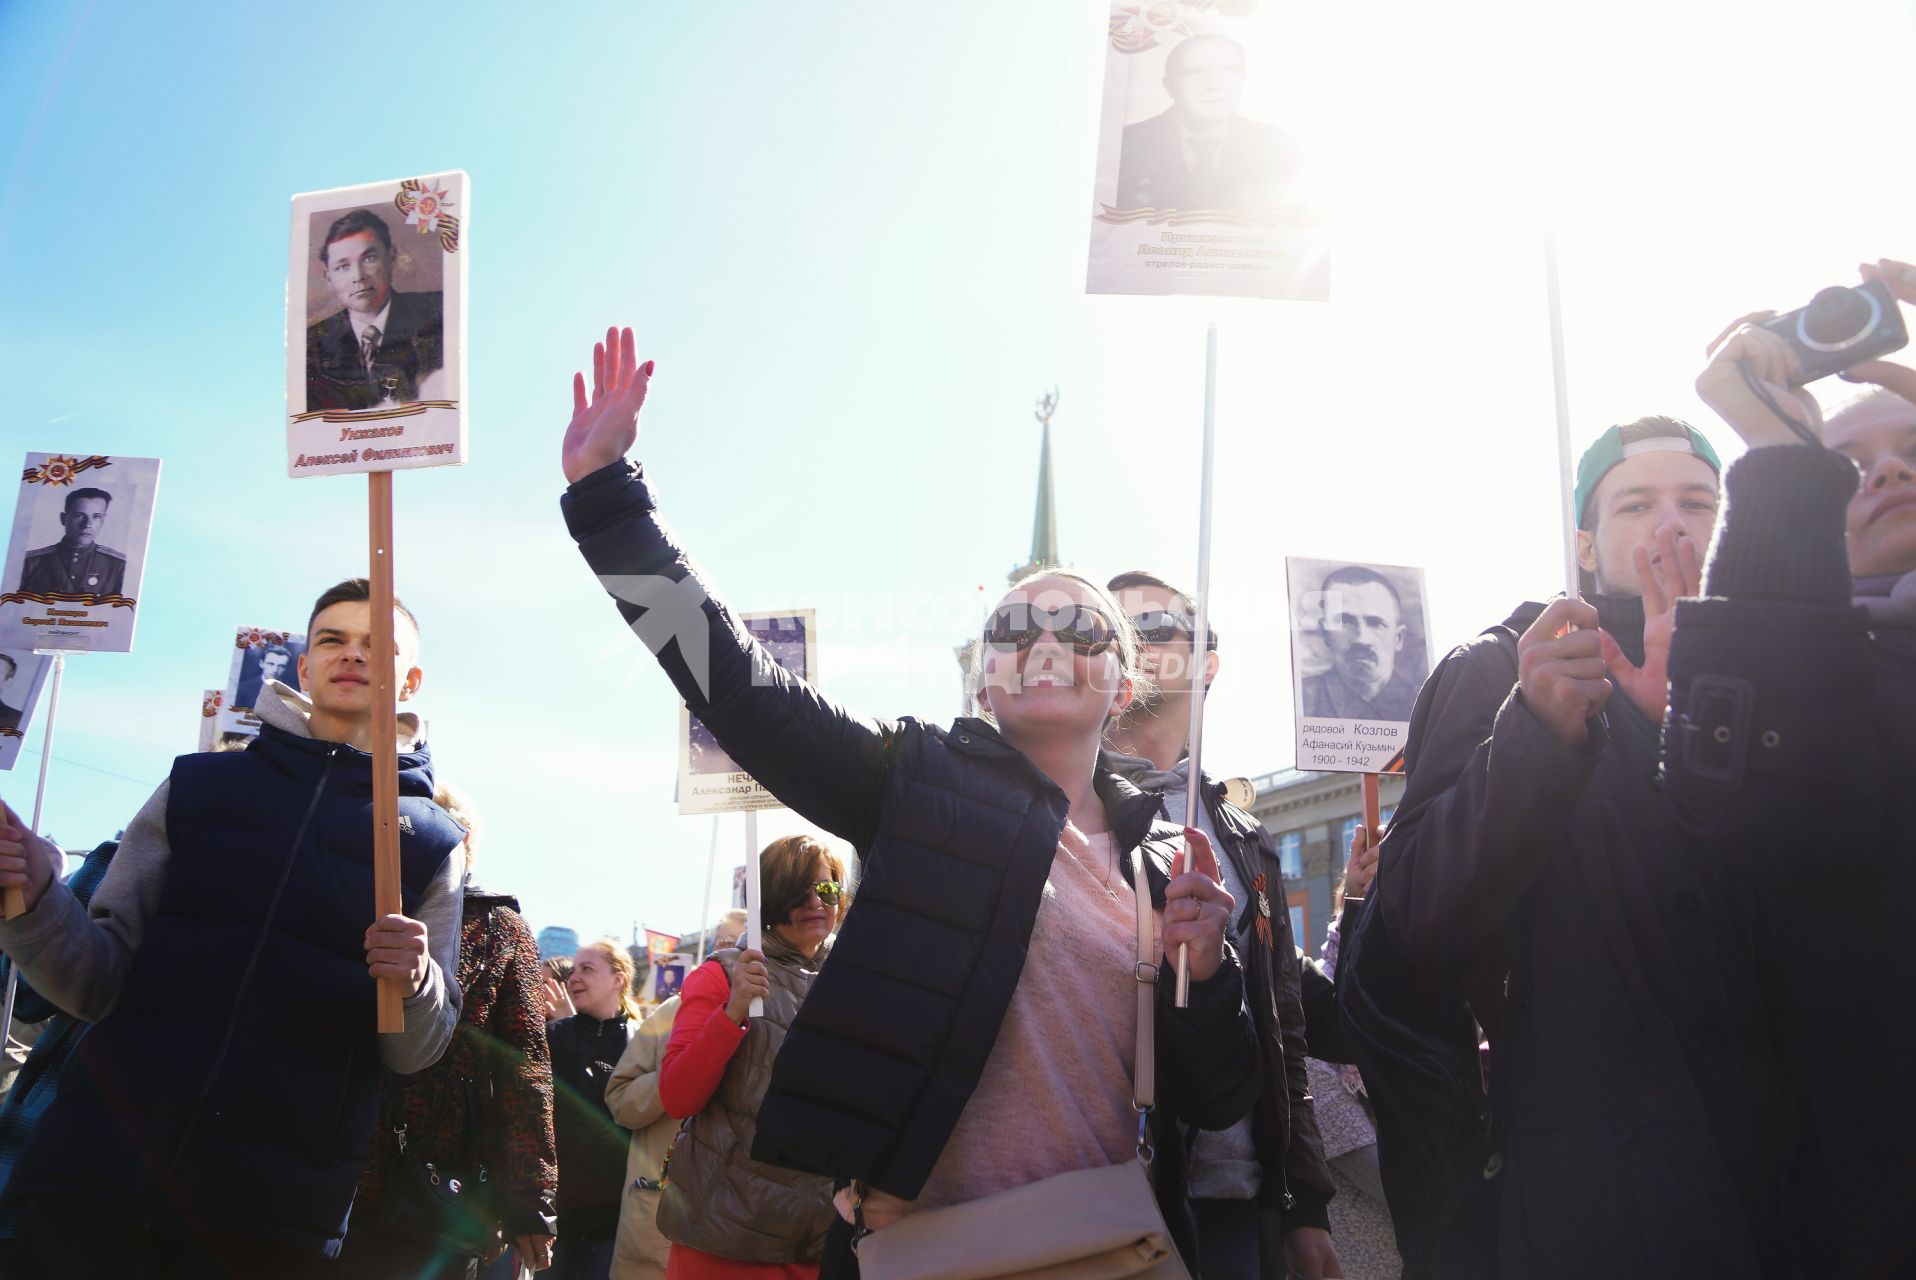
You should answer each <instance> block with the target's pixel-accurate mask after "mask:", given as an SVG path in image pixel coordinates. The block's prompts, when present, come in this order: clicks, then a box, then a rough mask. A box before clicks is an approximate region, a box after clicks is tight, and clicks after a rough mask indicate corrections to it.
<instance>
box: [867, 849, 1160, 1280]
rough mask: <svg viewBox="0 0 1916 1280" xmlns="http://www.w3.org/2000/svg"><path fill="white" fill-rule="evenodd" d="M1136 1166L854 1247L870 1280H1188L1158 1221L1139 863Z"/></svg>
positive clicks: (1146, 904)
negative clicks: (1152, 1170) (1153, 1186)
mask: <svg viewBox="0 0 1916 1280" xmlns="http://www.w3.org/2000/svg"><path fill="white" fill-rule="evenodd" d="M1133 885H1134V887H1135V889H1136V891H1137V898H1138V963H1137V967H1136V968H1135V969H1134V970H1133V971H1132V975H1133V977H1134V978H1135V979H1136V980H1137V988H1138V1049H1137V1070H1136V1072H1135V1078H1134V1080H1133V1088H1132V1106H1133V1108H1134V1109H1135V1110H1136V1111H1137V1114H1138V1158H1137V1159H1136V1160H1126V1161H1125V1162H1124V1163H1122V1164H1113V1165H1106V1166H1105V1167H1103V1168H1101V1169H1078V1170H1075V1171H1073V1172H1071V1173H1061V1174H1058V1175H1057V1176H1055V1177H1050V1178H1045V1179H1043V1180H1042V1181H1039V1182H1033V1183H1029V1184H1027V1185H1025V1186H1022V1187H1013V1188H1012V1189H1011V1190H1009V1191H1000V1192H999V1193H998V1194H997V1195H992V1196H986V1197H984V1198H983V1199H981V1200H973V1201H971V1202H969V1203H967V1204H955V1205H950V1206H948V1207H946V1208H943V1209H925V1210H920V1211H919V1212H917V1213H913V1214H909V1215H907V1216H906V1217H904V1218H901V1219H900V1220H899V1221H897V1222H895V1223H893V1224H892V1225H890V1226H888V1227H886V1228H885V1229H884V1230H883V1231H874V1232H871V1233H869V1234H867V1235H864V1236H863V1237H861V1238H860V1239H858V1240H856V1241H855V1242H854V1243H853V1245H852V1247H853V1249H855V1250H856V1251H857V1253H858V1269H859V1274H860V1275H861V1276H862V1277H863V1280H1014V1278H1015V1280H1126V1278H1127V1277H1133V1276H1136V1277H1143V1278H1144V1280H1190V1274H1189V1273H1188V1272H1187V1271H1185V1269H1184V1263H1183V1260H1182V1259H1180V1258H1179V1257H1178V1252H1177V1249H1176V1248H1175V1247H1174V1246H1173V1245H1172V1243H1171V1233H1170V1231H1169V1230H1168V1229H1167V1228H1166V1227H1165V1225H1164V1216H1163V1215H1162V1214H1160V1213H1159V1212H1158V1203H1157V1197H1156V1196H1155V1195H1153V1194H1152V1191H1151V1179H1150V1175H1149V1174H1148V1173H1147V1169H1148V1167H1149V1165H1150V1163H1151V1161H1152V1159H1153V1157H1154V1156H1155V1154H1156V1153H1155V1152H1154V1151H1153V1150H1152V1148H1151V1142H1150V1134H1149V1129H1148V1126H1149V1124H1150V1120H1151V1108H1152V1107H1153V1106H1154V1105H1155V1104H1156V1102H1157V1059H1156V1042H1155V1040H1154V1038H1153V1031H1154V1028H1153V1023H1154V1022H1155V1020H1156V1019H1155V1014H1156V1010H1157V989H1156V984H1157V980H1158V966H1157V965H1156V964H1154V963H1153V962H1152V955H1153V952H1154V948H1155V945H1156V939H1155V937H1154V935H1153V932H1152V928H1151V892H1150V887H1149V886H1148V885H1147V884H1146V883H1145V879H1144V857H1143V855H1142V854H1140V855H1139V857H1138V865H1137V870H1136V873H1135V876H1134V879H1133Z"/></svg>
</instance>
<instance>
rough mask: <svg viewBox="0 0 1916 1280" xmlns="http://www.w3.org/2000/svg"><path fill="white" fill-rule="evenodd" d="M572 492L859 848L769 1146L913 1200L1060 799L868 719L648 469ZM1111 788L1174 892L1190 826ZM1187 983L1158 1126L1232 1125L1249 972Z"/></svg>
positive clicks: (623, 594) (982, 1041)
mask: <svg viewBox="0 0 1916 1280" xmlns="http://www.w3.org/2000/svg"><path fill="white" fill-rule="evenodd" d="M563 506H564V511H565V515H566V521H567V524H568V526H569V528H570V529H571V532H572V535H573V536H574V537H575V538H576V539H577V540H578V542H579V546H580V550H581V551H582V552H583V553H584V555H585V557H586V560H587V562H588V563H589V564H590V565H591V566H592V568H593V569H594V570H595V571H596V572H597V573H598V574H600V575H601V578H602V579H603V580H605V581H606V583H607V586H608V588H609V589H610V590H611V591H612V593H613V595H614V598H615V599H617V600H618V602H619V608H620V611H621V613H623V614H624V616H625V617H626V619H627V621H628V622H629V623H631V625H632V626H633V628H634V630H635V631H637V632H638V633H639V635H640V636H641V637H642V638H645V639H646V641H647V643H648V645H649V647H651V648H652V650H653V652H654V653H655V654H656V655H657V656H658V658H659V661H660V664H661V665H662V666H663V667H664V668H665V670H666V673H667V674H668V675H669V676H670V677H671V678H672V681H673V683H674V684H675V685H677V686H678V689H679V692H680V693H681V694H682V695H684V697H685V698H686V700H687V702H688V703H689V704H690V705H691V707H692V709H693V710H694V711H695V712H696V713H697V714H698V716H699V718H700V720H701V721H703V722H704V723H705V724H706V725H707V726H708V727H709V728H710V729H711V730H712V732H713V734H714V736H715V737H717V739H718V741H719V743H720V745H722V746H723V747H724V748H725V749H726V750H727V751H728V752H729V753H730V754H731V755H732V757H733V758H734V759H735V760H737V761H738V763H739V765H740V766H741V767H742V768H744V769H746V770H748V771H749V772H751V774H752V775H753V776H754V777H755V778H757V779H758V780H759V781H760V782H761V783H763V784H764V785H765V786H766V787H767V788H768V789H770V790H771V791H772V793H773V794H774V795H776V796H778V798H779V799H780V800H782V801H783V802H784V803H786V804H787V805H789V806H791V808H792V809H793V810H795V811H796V812H798V813H799V814H800V815H801V816H803V817H805V818H806V819H808V820H810V821H811V822H814V823H816V824H817V825H819V826H820V827H823V828H825V829H826V830H828V831H832V832H835V833H837V834H838V835H840V836H843V837H844V838H845V839H847V840H849V841H851V843H852V845H853V847H854V848H855V850H856V851H857V853H858V855H859V857H860V859H861V863H862V867H861V870H862V875H861V878H860V882H859V900H858V909H857V910H856V911H854V912H852V913H851V914H850V915H849V916H848V917H847V918H846V922H845V927H844V929H843V930H842V931H841V933H840V935H839V938H838V942H837V945H836V947H835V948H834V950H833V952H832V957H831V960H830V961H829V962H828V963H827V964H826V965H825V967H824V969H823V970H822V971H821V972H820V974H819V976H818V978H817V980H816V982H815V983H814V984H813V986H812V990H811V994H810V995H809V996H808V997H807V998H806V1001H805V1004H804V1006H803V1007H802V1008H801V1009H800V1011H799V1013H798V1016H797V1018H796V1020H795V1021H794V1022H793V1025H792V1028H791V1032H790V1034H789V1035H788V1036H787V1038H786V1041H785V1045H784V1048H783V1050H782V1051H781V1052H780V1054H779V1057H778V1061H777V1064H776V1066H775V1068H774V1070H773V1075H772V1084H771V1088H770V1090H769V1091H768V1092H767V1094H766V1098H765V1103H764V1106H763V1107H762V1109H761V1110H760V1112H759V1117H758V1135H757V1140H756V1143H755V1145H754V1148H753V1154H754V1156H756V1157H757V1158H760V1159H763V1160H766V1161H767V1162H769V1163H773V1164H780V1165H786V1166H789V1167H793V1168H801V1169H806V1170H809V1171H811V1172H815V1173H823V1174H828V1175H831V1176H834V1177H838V1178H856V1179H860V1180H862V1181H865V1182H868V1183H870V1184H872V1185H874V1186H876V1187H878V1188H880V1189H882V1190H885V1191H888V1192H890V1193H892V1194H894V1195H897V1196H901V1197H904V1198H907V1199H909V1198H912V1197H915V1196H916V1195H917V1194H918V1193H919V1192H920V1191H921V1190H922V1189H923V1187H924V1184H925V1180H926V1178H927V1177H928V1176H929V1174H930V1172H931V1169H932V1166H933V1164H934V1163H935V1162H936V1161H937V1159H938V1155H939V1153H940V1152H941V1151H942V1150H943V1149H944V1146H945V1142H946V1140H947V1139H948V1138H949V1137H950V1136H951V1131H952V1128H953V1126H954V1125H955V1124H956V1123H957V1120H958V1117H959V1114H960V1113H961V1112H962V1111H963V1110H964V1107H965V1103H966V1101H967V1100H968V1099H969V1098H970V1096H971V1093H972V1090H973V1089H974V1088H975V1087H976V1085H977V1083H978V1078H979V1075H980V1073H981V1072H982V1071H983V1069H984V1065H985V1060H986V1058H987V1057H988V1056H989V1054H990V1052H991V1048H992V1045H993V1044H994V1043H995V1041H996V1039H997V1035H998V1028H999V1025H1000V1023H1001V1022H1002V1020H1003V1018H1004V1015H1005V1010H1006V1008H1007V1007H1008V1006H1009V1004H1010V1001H1011V996H1012V992H1013V991H1014V989H1015V988H1016V987H1017V984H1018V979H1019V975H1020V973H1021V971H1022V969H1023V965H1024V958H1025V946H1026V942H1027V940H1028V939H1029V937H1030V932H1031V927H1032V923H1033V921H1034V920H1035V918H1036V916H1037V911H1038V903H1039V900H1040V897H1041V895H1042V893H1043V890H1044V885H1045V879H1046V876H1047V874H1048V872H1049V870H1050V867H1051V861H1052V858H1053V856H1054V854H1055V852H1056V850H1057V845H1058V838H1059V835H1060V834H1061V832H1062V830H1063V828H1064V822H1065V813H1066V800H1065V796H1064V793H1063V792H1062V791H1061V790H1060V789H1059V788H1058V787H1057V786H1056V784H1054V783H1053V782H1051V780H1050V779H1049V778H1047V777H1046V776H1045V775H1044V774H1042V773H1041V772H1040V771H1039V770H1038V769H1037V767H1036V766H1035V765H1033V764H1032V763H1031V761H1030V760H1029V759H1027V758H1026V757H1025V756H1024V755H1023V754H1022V753H1021V752H1019V751H1018V750H1016V749H1015V748H1013V747H1012V746H1010V745H1009V744H1008V743H1006V742H1005V741H1004V739H1002V738H1001V737H999V735H998V733H997V731H996V730H995V729H993V728H992V727H991V726H990V725H988V724H986V723H984V722H983V721H979V720H969V719H967V720H960V721H958V722H957V723H956V724H954V725H953V726H951V728H949V729H944V728H940V727H937V726H934V725H928V724H925V723H922V722H920V721H917V720H910V719H906V720H896V721H884V722H879V721H873V720H869V719H866V718H864V717H861V716H857V715H854V714H853V713H851V712H849V711H847V710H845V709H844V708H842V707H840V706H838V705H837V704H836V703H834V702H832V701H830V700H829V699H827V698H825V697H823V696H822V695H820V694H819V692H818V691H817V690H816V689H814V688H812V687H811V686H810V685H808V684H806V683H804V682H803V681H800V680H798V679H797V678H795V677H793V676H792V675H790V674H789V673H787V672H786V671H784V670H783V669H782V668H780V667H779V666H778V665H777V664H776V663H774V662H773V661H772V659H771V657H770V655H769V654H768V653H767V652H766V651H765V650H764V649H763V648H762V647H761V646H760V645H759V644H758V642H757V641H756V640H754V639H753V638H752V636H751V635H750V634H749V633H748V632H747V631H746V630H745V628H744V627H743V626H742V625H740V624H739V622H738V621H737V619H736V618H735V617H734V616H733V615H732V613H731V612H730V610H728V609H727V608H726V607H725V606H724V605H723V604H721V603H720V602H719V601H718V600H717V599H716V598H715V596H714V595H713V593H712V592H711V590H710V589H709V587H708V586H707V585H706V584H705V583H703V582H702V581H700V580H698V578H697V575H696V573H695V571H694V569H693V567H692V564H691V562H690V560H689V558H688V557H687V555H686V553H685V552H684V550H683V549H682V548H680V547H679V545H678V544H677V542H676V541H675V540H674V539H673V537H672V535H671V534H670V532H669V531H668V530H667V529H666V527H665V525H664V523H663V522H662V521H661V520H660V519H659V518H658V516H657V514H656V511H655V509H654V508H655V504H654V502H653V498H652V494H651V491H650V489H649V488H648V487H647V485H646V483H645V481H644V478H643V475H642V473H641V472H640V470H639V469H638V468H637V467H634V466H632V465H630V464H627V463H623V462H621V463H618V464H616V465H614V466H609V467H606V468H603V469H601V470H600V471H598V472H595V473H594V474H592V475H590V476H587V477H586V478H585V479H583V480H581V481H580V482H579V483H578V484H575V485H573V486H572V487H571V489H570V490H569V491H568V492H567V494H566V496H565V499H564V503H563ZM688 648H689V649H691V650H692V652H689V653H688V652H687V649H688ZM708 664H709V665H708ZM1097 790H1098V795H1099V797H1100V799H1102V800H1103V802H1104V806H1105V812H1106V816H1107V818H1108V819H1109V821H1110V823H1111V829H1112V831H1113V833H1114V835H1115V836H1116V840H1117V843H1118V845H1119V848H1120V849H1121V850H1122V854H1123V857H1124V859H1125V861H1126V862H1127V864H1129V865H1132V866H1135V865H1136V864H1135V863H1134V862H1132V861H1131V860H1132V859H1133V858H1136V857H1138V856H1140V855H1142V856H1143V857H1144V858H1145V860H1146V870H1147V874H1148V879H1149V881H1150V885H1151V890H1152V895H1153V898H1154V899H1155V900H1157V901H1159V902H1161V901H1162V900H1163V894H1164V889H1165V885H1166V883H1167V880H1168V875H1167V870H1168V868H1169V866H1170V862H1171V859H1172V857H1173V856H1175V855H1176V854H1177V853H1178V852H1179V851H1180V850H1181V847H1182V843H1181V842H1182V836H1181V833H1180V832H1179V831H1178V830H1177V828H1174V827H1172V826H1170V825H1169V824H1165V823H1157V824H1154V823H1153V821H1152V814H1153V812H1154V811H1155V809H1156V805H1157V802H1156V800H1155V799H1154V798H1152V797H1150V796H1146V795H1144V794H1142V793H1140V792H1139V791H1137V790H1136V789H1135V788H1133V787H1131V786H1130V784H1128V783H1126V782H1124V781H1123V780H1122V779H1121V778H1119V777H1118V776H1117V775H1116V774H1114V773H1110V772H1108V771H1105V772H1101V773H1100V774H1099V776H1098V778H1097ZM1173 986H1174V984H1173V983H1171V982H1168V981H1166V982H1162V983H1159V984H1158V994H1159V997H1160V998H1159V1001H1158V1018H1157V1050H1158V1053H1157V1056H1158V1097H1159V1107H1158V1110H1157V1113H1156V1115H1155V1116H1154V1117H1153V1120H1154V1122H1155V1123H1156V1124H1157V1125H1158V1126H1159V1128H1160V1131H1161V1132H1162V1133H1165V1134H1173V1133H1175V1132H1176V1131H1175V1130H1174V1129H1171V1128H1169V1125H1170V1123H1171V1122H1175V1121H1179V1120H1182V1121H1184V1122H1185V1123H1187V1124H1195V1125H1198V1126H1200V1127H1205V1128H1222V1127H1225V1126H1228V1125H1230V1124H1232V1123H1234V1122H1235V1121H1237V1120H1238V1119H1240V1118H1241V1117H1242V1116H1244V1115H1245V1114H1246V1113H1247V1112H1248V1111H1249V1110H1250V1108H1251V1105H1252V1103H1253V1102H1254V1100H1255V1098H1256V1094H1257V1090H1258V1071H1257V1047H1256V1040H1255V1032H1254V1029H1253V1027H1252V1023H1251V1017H1250V1013H1249V1011H1248V1010H1247V1009H1246V1008H1245V1004H1244V982H1243V975H1242V972H1241V970H1240V969H1239V967H1238V964H1237V961H1236V958H1235V956H1234V955H1232V954H1231V953H1230V952H1229V951H1228V949H1227V952H1226V960H1225V964H1224V965H1223V967H1222V968H1221V969H1220V970H1219V971H1218V973H1217V974H1216V975H1215V976H1214V977H1212V978H1211V979H1210V980H1209V981H1208V982H1203V983H1193V984H1192V987H1191V1001H1190V1007H1189V1008H1188V1009H1184V1010H1176V1009H1173V1008H1172V1007H1171V992H1172V988H1173ZM1036 1114H1039V1113H1037V1112H1034V1115H1036ZM1178 1147H1179V1144H1178V1143H1177V1142H1176V1141H1159V1142H1158V1143H1157V1150H1158V1152H1159V1160H1158V1165H1157V1168H1156V1183H1157V1193H1158V1199H1159V1203H1160V1205H1161V1206H1162V1207H1163V1208H1164V1209H1165V1216H1166V1219H1167V1221H1168V1223H1169V1225H1170V1226H1171V1228H1172V1231H1173V1233H1174V1234H1175V1235H1176V1236H1178V1237H1179V1244H1180V1248H1182V1249H1184V1250H1185V1252H1186V1256H1187V1257H1188V1256H1190V1255H1189V1243H1190V1238H1191V1235H1190V1230H1189V1226H1188V1222H1187V1221H1186V1217H1185V1215H1186V1212H1187V1211H1186V1209H1185V1206H1184V1195H1183V1171H1182V1169H1181V1168H1179V1167H1178V1155H1179V1153H1178Z"/></svg>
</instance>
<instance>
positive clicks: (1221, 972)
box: [1156, 943, 1261, 1129]
mask: <svg viewBox="0 0 1916 1280" xmlns="http://www.w3.org/2000/svg"><path fill="white" fill-rule="evenodd" d="M1176 993H1177V972H1176V970H1175V969H1174V968H1173V967H1172V966H1171V965H1169V964H1166V965H1163V966H1162V967H1161V968H1160V970H1159V976H1158V984H1157V1037H1156V1043H1157V1052H1158V1064H1157V1065H1158V1097H1159V1098H1174V1099H1176V1100H1177V1108H1176V1110H1177V1117H1178V1119H1180V1120H1182V1121H1184V1123H1186V1124H1188V1125H1194V1126H1196V1127H1197V1128H1199V1129H1228V1128H1230V1127H1231V1126H1232V1125H1234V1124H1236V1123H1237V1122H1238V1121H1239V1120H1242V1119H1243V1118H1244V1117H1245V1116H1247V1115H1249V1114H1250V1113H1251V1104H1252V1103H1254V1102H1256V1101H1257V1091H1258V1089H1259V1088H1260V1087H1261V1081H1260V1080H1259V1079H1258V1070H1257V1029H1256V1028H1255V1027H1254V1026H1253V1025H1252V1023H1251V1011H1250V1009H1249V1008H1248V1007H1247V1006H1246V1005H1245V1003H1244V971H1243V970H1242V969H1241V968H1240V967H1239V966H1238V959H1237V952H1236V951H1234V950H1233V949H1232V948H1231V946H1230V944H1229V943H1226V944H1225V946H1224V963H1223V964H1221V965H1219V966H1218V970H1217V972H1216V973H1214V974H1212V975H1211V976H1210V977H1209V978H1207V979H1206V980H1205V981H1203V982H1195V981H1194V982H1192V983H1191V989H1190V1003H1189V1007H1187V1008H1183V1009H1179V1008H1176V1007H1175V1005H1176Z"/></svg>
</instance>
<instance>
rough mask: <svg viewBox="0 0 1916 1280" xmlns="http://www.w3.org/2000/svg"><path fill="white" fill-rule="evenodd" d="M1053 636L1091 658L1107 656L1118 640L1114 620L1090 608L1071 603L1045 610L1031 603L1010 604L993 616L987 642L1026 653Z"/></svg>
mask: <svg viewBox="0 0 1916 1280" xmlns="http://www.w3.org/2000/svg"><path fill="white" fill-rule="evenodd" d="M1047 635H1048V636H1050V637H1051V638H1052V639H1054V640H1056V641H1057V642H1058V643H1059V644H1062V645H1068V646H1069V647H1070V648H1071V650H1072V651H1073V652H1074V653H1082V654H1084V655H1086V656H1087V657H1088V656H1090V655H1092V654H1096V653H1103V652H1104V651H1105V650H1106V649H1109V648H1110V647H1111V646H1112V645H1113V644H1114V643H1116V641H1117V638H1118V633H1117V628H1115V627H1113V626H1112V625H1111V620H1110V619H1109V618H1107V617H1105V616H1104V615H1103V614H1102V613H1099V612H1098V611H1097V610H1096V609H1093V608H1091V607H1090V606H1089V605H1082V604H1068V605H1065V606H1063V607H1062V608H1059V609H1043V608H1039V607H1038V606H1036V605H1030V604H1008V605H1005V606H1004V607H1003V608H1001V609H999V610H998V612H996V613H994V614H992V615H991V620H990V621H989V622H987V623H986V624H985V643H986V644H988V645H990V646H992V647H993V648H995V649H1017V650H1020V651H1023V650H1025V649H1029V648H1030V647H1031V646H1032V645H1034V644H1036V643H1038V638H1039V637H1040V636H1047Z"/></svg>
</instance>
